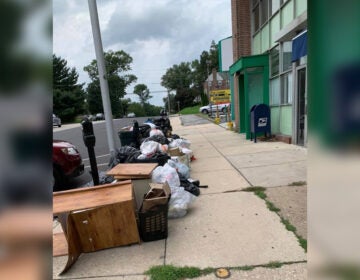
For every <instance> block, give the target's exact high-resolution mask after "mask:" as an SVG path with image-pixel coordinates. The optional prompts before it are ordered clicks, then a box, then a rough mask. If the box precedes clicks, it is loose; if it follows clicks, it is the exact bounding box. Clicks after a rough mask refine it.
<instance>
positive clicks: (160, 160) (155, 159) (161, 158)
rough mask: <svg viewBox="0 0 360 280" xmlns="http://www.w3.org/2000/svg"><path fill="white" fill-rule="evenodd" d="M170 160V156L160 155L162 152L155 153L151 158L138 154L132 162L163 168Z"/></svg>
mask: <svg viewBox="0 0 360 280" xmlns="http://www.w3.org/2000/svg"><path fill="white" fill-rule="evenodd" d="M169 159H170V156H169V155H168V154H165V153H162V152H156V153H155V154H154V155H152V156H151V157H146V156H145V155H143V154H140V156H138V157H137V158H136V159H134V160H133V161H132V162H134V163H157V164H158V165H159V166H163V165H165V164H166V163H167V161H168V160H169Z"/></svg>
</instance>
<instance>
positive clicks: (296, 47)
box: [291, 30, 307, 62]
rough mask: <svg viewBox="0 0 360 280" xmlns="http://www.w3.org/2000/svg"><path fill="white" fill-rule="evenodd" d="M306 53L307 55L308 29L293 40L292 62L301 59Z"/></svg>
mask: <svg viewBox="0 0 360 280" xmlns="http://www.w3.org/2000/svg"><path fill="white" fill-rule="evenodd" d="M305 55H307V30H305V31H304V32H302V33H300V34H299V35H297V36H296V37H295V38H294V39H293V40H292V55H291V62H294V61H296V60H299V59H300V58H301V57H303V56H305Z"/></svg>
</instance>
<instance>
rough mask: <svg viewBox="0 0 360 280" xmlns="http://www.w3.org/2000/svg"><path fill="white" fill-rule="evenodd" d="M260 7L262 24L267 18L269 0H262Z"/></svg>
mask: <svg viewBox="0 0 360 280" xmlns="http://www.w3.org/2000/svg"><path fill="white" fill-rule="evenodd" d="M260 7H261V24H260V25H263V24H264V23H265V22H266V21H267V20H268V18H269V0H262V1H261V3H260Z"/></svg>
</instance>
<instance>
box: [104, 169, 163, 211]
mask: <svg viewBox="0 0 360 280" xmlns="http://www.w3.org/2000/svg"><path fill="white" fill-rule="evenodd" d="M157 166H158V164H157V163H120V164H118V165H116V166H115V167H114V168H112V169H111V170H109V171H108V172H107V173H106V174H107V175H111V176H114V178H115V179H117V180H131V181H132V185H133V190H134V196H135V202H136V210H137V211H139V210H140V207H141V204H142V201H143V198H144V194H146V193H147V192H148V191H149V189H150V187H149V183H151V174H152V171H153V170H154V169H155V168H156V167H157Z"/></svg>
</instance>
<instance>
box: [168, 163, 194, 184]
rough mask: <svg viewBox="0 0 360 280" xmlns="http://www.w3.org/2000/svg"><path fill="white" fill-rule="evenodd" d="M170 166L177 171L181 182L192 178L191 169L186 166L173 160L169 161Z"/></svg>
mask: <svg viewBox="0 0 360 280" xmlns="http://www.w3.org/2000/svg"><path fill="white" fill-rule="evenodd" d="M168 164H169V165H170V166H171V167H173V168H175V169H176V171H177V173H178V174H179V177H180V180H186V179H188V178H189V177H190V169H189V167H187V166H186V165H185V164H183V163H181V162H178V161H174V160H172V159H170V160H168Z"/></svg>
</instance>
